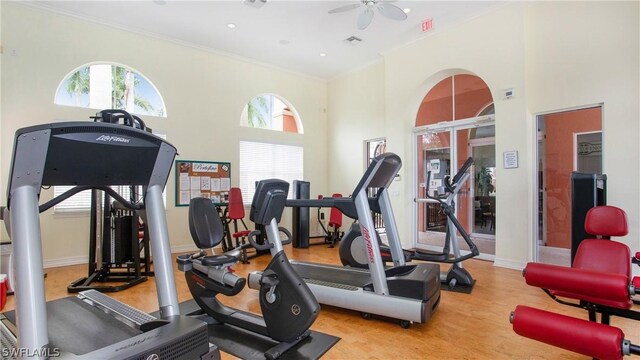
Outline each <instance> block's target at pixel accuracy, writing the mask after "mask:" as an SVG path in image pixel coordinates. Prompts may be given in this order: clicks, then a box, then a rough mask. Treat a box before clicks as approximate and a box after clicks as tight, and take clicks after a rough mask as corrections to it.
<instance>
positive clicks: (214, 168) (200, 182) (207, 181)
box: [176, 160, 231, 206]
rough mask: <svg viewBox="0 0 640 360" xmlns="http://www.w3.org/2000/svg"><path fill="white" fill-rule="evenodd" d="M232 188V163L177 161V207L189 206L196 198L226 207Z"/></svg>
mask: <svg viewBox="0 0 640 360" xmlns="http://www.w3.org/2000/svg"><path fill="white" fill-rule="evenodd" d="M230 188H231V163H228V162H217V161H192V160H176V206H189V201H190V200H191V199H192V198H195V197H205V198H208V199H211V201H212V202H213V203H214V204H216V205H226V204H227V203H228V202H229V189H230Z"/></svg>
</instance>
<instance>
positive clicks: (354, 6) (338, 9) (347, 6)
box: [329, 4, 362, 14]
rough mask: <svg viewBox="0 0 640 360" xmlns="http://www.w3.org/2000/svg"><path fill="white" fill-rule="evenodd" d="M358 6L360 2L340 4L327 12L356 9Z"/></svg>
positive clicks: (334, 12) (333, 12)
mask: <svg viewBox="0 0 640 360" xmlns="http://www.w3.org/2000/svg"><path fill="white" fill-rule="evenodd" d="M360 6H362V4H350V5H345V6H340V7H337V8H335V9H331V10H329V14H336V13H341V12H345V11H349V10H353V9H357V8H359V7H360Z"/></svg>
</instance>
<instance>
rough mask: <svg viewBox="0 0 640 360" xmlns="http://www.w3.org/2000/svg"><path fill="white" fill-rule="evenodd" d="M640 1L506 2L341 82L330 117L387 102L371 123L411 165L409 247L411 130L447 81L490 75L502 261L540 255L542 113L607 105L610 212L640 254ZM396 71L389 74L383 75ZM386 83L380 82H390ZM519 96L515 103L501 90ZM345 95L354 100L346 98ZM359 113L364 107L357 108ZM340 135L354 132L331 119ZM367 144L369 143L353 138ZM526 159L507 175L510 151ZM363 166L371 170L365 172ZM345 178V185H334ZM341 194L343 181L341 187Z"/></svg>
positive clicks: (401, 221)
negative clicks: (538, 123)
mask: <svg viewBox="0 0 640 360" xmlns="http://www.w3.org/2000/svg"><path fill="white" fill-rule="evenodd" d="M638 19H639V16H638V3H637V2H636V3H634V2H626V3H609V2H603V3H598V2H561V3H558V2H549V3H547V2H535V3H517V4H511V5H506V6H503V7H500V8H498V9H496V10H495V11H492V12H490V13H487V14H484V15H482V16H479V17H477V18H475V19H472V20H470V21H467V22H465V23H463V24H460V25H457V26H455V27H451V28H448V29H440V30H436V31H434V33H432V34H431V35H428V36H426V37H425V38H423V39H421V40H419V41H416V42H414V43H412V44H409V45H407V46H404V47H401V48H399V49H396V50H393V51H390V52H389V53H386V54H384V58H383V62H384V70H382V69H380V67H379V66H376V67H375V68H370V69H368V70H369V71H368V72H367V73H366V75H367V76H366V77H365V76H363V72H355V73H353V74H348V75H345V76H343V77H340V78H338V79H335V80H332V81H331V82H330V83H329V108H330V109H342V108H346V107H348V106H354V107H355V106H360V108H359V109H351V112H352V113H357V111H358V110H360V111H363V112H366V111H368V109H367V107H366V105H367V104H376V103H383V104H384V107H385V108H384V109H385V115H384V118H381V117H379V116H378V117H372V118H371V119H370V123H369V126H371V127H372V128H373V129H379V128H380V127H382V129H383V134H385V135H386V137H387V140H388V143H387V149H388V150H389V151H393V152H396V153H397V154H398V155H400V156H401V157H402V159H403V162H404V167H403V170H402V172H401V174H402V179H403V180H401V181H400V183H394V185H393V186H394V187H396V186H397V188H396V190H399V196H398V197H394V198H393V199H392V200H393V205H394V212H395V215H396V219H397V220H398V226H399V230H400V234H401V238H402V240H403V243H404V245H405V246H408V245H411V239H412V230H411V226H412V211H411V207H412V202H413V179H412V170H411V169H412V167H413V166H414V162H415V156H414V154H413V149H412V145H411V144H412V143H411V141H412V135H411V130H412V128H413V126H414V123H415V118H416V114H417V110H418V107H419V104H420V101H421V100H422V98H423V97H424V95H425V94H426V93H427V92H428V90H429V89H430V88H431V87H432V86H433V85H435V84H436V83H437V82H438V81H439V80H441V79H443V78H445V77H446V76H449V75H451V74H454V73H472V74H475V75H477V76H479V77H480V78H482V79H483V80H484V81H485V82H486V83H487V85H488V86H489V89H490V90H491V92H492V95H493V97H494V101H495V108H496V111H495V113H496V115H495V118H496V156H497V167H498V168H497V185H496V187H497V190H498V199H497V210H496V212H497V216H498V219H497V224H498V225H497V228H496V264H497V265H501V266H506V267H513V268H521V267H522V266H524V264H525V263H526V262H527V261H529V260H531V259H532V257H533V227H534V223H533V219H534V216H535V215H536V212H535V211H534V209H535V207H534V197H533V194H534V192H533V180H534V168H533V166H534V163H535V162H534V159H535V143H534V141H533V139H534V131H535V127H534V116H533V114H535V113H538V112H542V111H551V110H557V109H564V108H570V107H575V106H582V105H587V104H594V103H600V102H604V103H605V104H604V108H605V115H604V117H605V119H604V122H605V123H604V126H605V128H604V129H605V130H604V132H605V150H604V154H605V158H604V162H605V172H606V173H607V174H608V175H609V179H610V182H609V187H608V194H609V203H611V204H617V205H619V206H621V207H623V208H624V209H625V210H626V211H627V212H628V215H629V220H630V227H631V228H632V229H633V230H632V231H631V233H630V235H629V236H628V237H627V238H626V239H625V240H624V241H625V242H627V243H628V244H629V245H630V246H632V248H634V249H637V248H640V241H639V239H638V232H637V227H638V217H639V216H640V211H639V209H638V205H639V200H640V196H639V194H640V192H639V189H638V177H639V176H638V175H639V174H638V168H637V167H636V166H635V165H636V164H638V162H639V160H640V159H639V157H640V156H639V155H640V151H639V149H638V140H639V139H638V137H639V135H640V132H639V129H638V118H639V114H638V109H639V107H640V102H639V101H640V100H639V98H640V96H639V89H640V85H639V83H638V79H639V76H638V71H639V70H638V67H639V65H640V61H639V59H638V54H639V51H638V46H639V45H638V44H639V35H638V34H639V33H640V32H639V31H638V21H639V20H638ZM382 72H384V75H382ZM380 76H384V81H383V82H382V83H380V81H379V77H380ZM374 79H376V80H377V82H375V83H376V84H378V86H381V87H382V88H383V89H382V91H383V93H384V95H381V92H380V91H381V90H380V89H377V90H372V89H369V91H368V93H369V94H371V95H372V96H371V97H369V98H367V103H366V104H365V103H364V101H363V100H362V99H360V98H359V94H358V93H357V92H350V91H348V88H359V87H361V88H366V87H367V86H370V85H371V84H374V82H373V80H374ZM507 88H513V89H514V91H515V97H514V98H512V99H509V100H505V99H503V96H502V95H501V92H502V91H503V90H504V89H507ZM336 94H343V96H336ZM351 104H353V105H351ZM329 121H330V124H331V126H330V127H329V135H328V136H329V138H330V139H333V138H335V137H337V136H343V135H340V134H342V133H344V132H349V130H350V129H351V126H350V125H348V124H347V123H346V122H344V121H343V120H342V119H341V118H340V117H339V116H336V115H334V112H333V110H332V111H330V119H329ZM352 137H353V138H354V140H356V139H357V140H360V141H361V140H363V139H364V138H365V135H364V134H352ZM508 150H517V151H518V154H519V168H517V169H503V167H502V165H503V164H502V153H503V152H504V151H508ZM332 161H340V163H341V164H343V167H344V168H356V167H357V166H358V165H359V164H361V163H362V156H361V155H360V156H356V155H355V154H353V155H351V156H347V155H344V154H343V155H338V156H334V157H331V158H329V162H330V163H331V162H332ZM360 166H361V165H360ZM329 171H330V173H329V176H330V178H331V179H335V181H336V182H337V185H335V186H337V187H340V186H346V184H352V183H354V182H355V181H357V178H358V176H357V175H355V174H354V173H353V172H349V176H350V178H344V176H340V175H341V174H342V167H341V168H335V167H329ZM332 181H333V180H332ZM332 186H333V183H332Z"/></svg>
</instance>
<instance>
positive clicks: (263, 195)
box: [177, 186, 320, 359]
mask: <svg viewBox="0 0 640 360" xmlns="http://www.w3.org/2000/svg"><path fill="white" fill-rule="evenodd" d="M286 197H287V193H286V192H283V191H281V190H279V189H273V188H269V187H266V186H258V188H256V193H255V196H254V198H253V203H252V205H251V213H250V219H251V221H253V222H254V223H255V224H257V225H264V228H265V230H266V232H267V233H269V235H270V236H269V238H268V239H269V240H272V239H274V238H275V239H277V241H273V242H270V243H266V244H262V245H261V244H258V243H257V241H256V239H257V238H259V237H260V235H261V234H260V231H257V230H256V231H253V232H252V233H251V234H250V236H249V242H250V243H251V245H252V246H254V247H256V248H257V249H262V250H264V249H265V248H268V249H269V250H270V251H271V254H272V256H273V258H272V260H271V262H270V263H269V265H268V266H267V268H266V269H265V270H264V271H263V272H262V275H261V276H260V277H259V280H258V282H259V285H260V308H261V310H262V314H263V317H260V316H257V315H254V314H252V313H248V312H245V311H241V310H237V309H233V308H230V307H227V306H225V305H223V304H222V303H221V302H220V301H219V300H218V299H217V298H216V297H217V296H218V294H223V295H226V296H234V295H236V294H238V293H239V292H240V291H241V290H242V289H243V288H244V286H245V284H246V279H244V278H241V277H238V276H236V275H235V274H234V273H233V272H232V268H231V267H232V266H233V264H234V263H236V262H237V261H238V257H237V256H238V255H239V253H240V252H239V251H236V252H237V254H230V253H225V254H222V255H206V253H205V252H204V249H207V248H213V247H214V246H216V245H218V244H219V243H220V242H221V241H222V239H223V237H224V227H223V224H222V221H221V220H220V216H219V215H218V211H217V210H216V208H215V205H214V204H213V203H212V202H211V200H209V199H206V198H194V199H192V200H191V202H190V205H189V229H190V230H191V236H192V237H193V241H194V242H195V244H196V246H197V247H198V248H199V249H201V251H200V252H199V253H196V254H192V255H181V256H179V257H178V259H177V261H178V268H179V269H180V270H181V271H184V272H185V277H186V280H187V285H188V286H189V290H190V291H191V295H192V296H193V298H194V300H195V301H196V303H197V304H198V305H199V306H200V308H201V310H202V312H201V313H200V315H203V316H204V317H205V318H204V319H203V320H205V321H211V320H213V322H215V323H224V324H230V325H233V326H237V327H240V328H243V329H247V330H249V331H251V332H254V333H257V334H260V335H264V336H267V337H269V338H271V339H273V340H276V341H277V342H278V344H277V345H276V346H274V347H272V348H271V349H269V350H267V351H266V352H265V353H264V355H265V357H266V358H267V359H276V358H278V357H279V356H280V355H282V354H283V353H285V352H286V351H287V350H289V349H291V348H292V347H294V346H295V345H297V344H298V343H299V342H301V341H302V340H304V339H305V338H307V337H308V336H309V334H310V331H309V327H310V326H311V324H313V322H314V321H315V319H316V317H317V316H318V313H319V312H320V305H319V304H318V301H317V300H316V298H315V297H314V296H313V293H312V292H311V290H309V288H308V287H307V285H306V284H305V283H304V281H302V279H301V278H300V277H299V276H298V274H296V272H295V271H294V270H293V268H292V266H291V264H290V263H289V260H288V259H287V256H286V254H285V252H284V250H283V248H282V241H280V237H279V232H280V231H282V232H284V233H285V234H286V235H287V236H288V237H290V234H289V233H288V231H287V230H286V229H284V228H280V229H278V226H277V222H275V224H273V223H272V221H271V220H272V219H276V218H277V219H278V220H280V217H281V215H282V209H284V203H285V200H286ZM273 204H279V205H281V206H276V208H279V209H280V211H279V213H278V214H275V215H274V214H273V213H271V210H270V209H272V208H273V207H269V205H273ZM271 233H275V235H276V236H275V237H274V236H272V234H271Z"/></svg>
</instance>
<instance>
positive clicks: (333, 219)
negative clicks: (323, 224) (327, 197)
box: [329, 193, 342, 229]
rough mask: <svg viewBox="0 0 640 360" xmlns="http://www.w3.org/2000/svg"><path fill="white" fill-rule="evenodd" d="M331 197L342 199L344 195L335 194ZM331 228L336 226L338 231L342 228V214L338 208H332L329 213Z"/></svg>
mask: <svg viewBox="0 0 640 360" xmlns="http://www.w3.org/2000/svg"><path fill="white" fill-rule="evenodd" d="M331 197H334V198H336V197H342V194H340V193H335V194H333V195H331ZM329 226H334V227H335V228H336V229H337V228H339V227H341V226H342V212H341V211H340V210H338V209H337V208H334V207H332V208H331V212H330V213H329Z"/></svg>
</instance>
